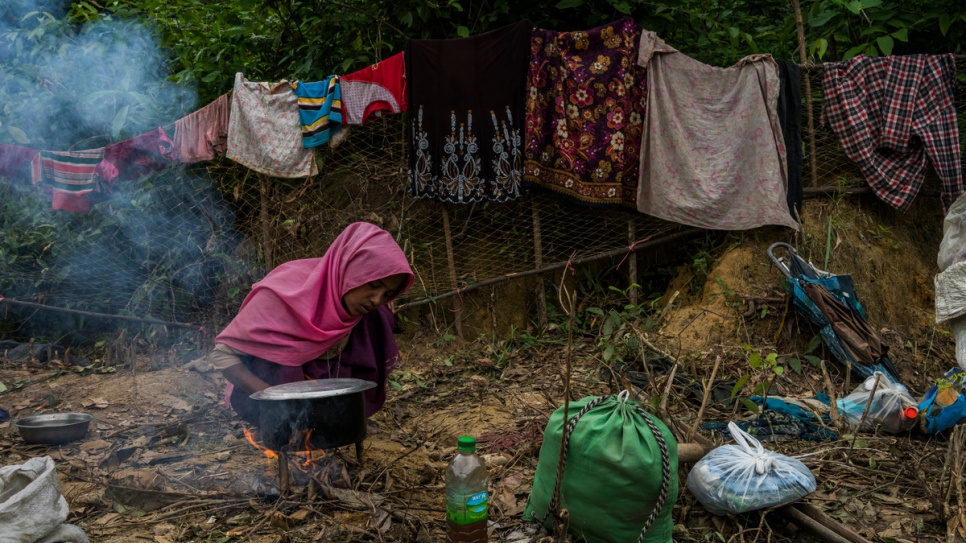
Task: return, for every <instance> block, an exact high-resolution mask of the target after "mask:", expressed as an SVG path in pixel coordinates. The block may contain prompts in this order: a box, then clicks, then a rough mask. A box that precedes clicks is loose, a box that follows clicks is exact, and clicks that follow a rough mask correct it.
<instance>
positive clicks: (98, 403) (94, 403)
mask: <svg viewBox="0 0 966 543" xmlns="http://www.w3.org/2000/svg"><path fill="white" fill-rule="evenodd" d="M81 405H82V406H84V407H87V408H90V407H96V408H97V409H107V406H108V405H110V404H109V403H108V401H107V400H105V399H104V398H90V399H87V400H84V401H83V402H81Z"/></svg>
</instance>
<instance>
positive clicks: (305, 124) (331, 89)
mask: <svg viewBox="0 0 966 543" xmlns="http://www.w3.org/2000/svg"><path fill="white" fill-rule="evenodd" d="M292 90H294V91H295V95H296V96H298V103H299V121H300V123H301V126H302V145H303V146H304V147H305V148H306V149H309V148H311V147H318V146H319V145H323V144H325V143H328V141H329V138H330V137H331V136H332V135H333V134H335V132H336V131H337V130H338V129H339V127H340V126H342V98H341V92H340V89H339V76H337V75H331V76H329V77H327V78H326V79H325V80H323V81H316V82H314V83H305V82H303V81H296V82H294V83H292Z"/></svg>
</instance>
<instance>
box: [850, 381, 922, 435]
mask: <svg viewBox="0 0 966 543" xmlns="http://www.w3.org/2000/svg"><path fill="white" fill-rule="evenodd" d="M876 375H877V376H879V384H878V386H876V387H875V396H874V397H873V398H872V403H871V404H870V403H869V395H870V394H871V393H872V387H873V385H875V378H876ZM837 404H838V407H839V412H841V413H842V415H843V416H845V419H846V420H847V421H848V422H849V426H851V427H852V431H857V430H875V428H876V426H877V425H879V424H881V425H882V430H883V431H885V432H888V433H890V434H898V433H901V432H905V431H907V430H909V429H911V428H912V427H913V426H915V425H916V420H917V418H918V416H919V409H918V403H916V401H915V400H913V399H912V396H911V395H910V394H909V390H908V389H906V387H905V386H903V385H901V384H899V383H892V382H891V381H889V378H888V377H886V376H885V375H884V374H883V373H882V372H878V371H877V372H875V375H873V376H871V377H869V378H868V379H866V380H865V381H863V382H862V383H860V384H859V386H857V387H855V390H853V391H852V393H851V394H849V395H848V396H846V397H844V398H842V399H841V400H839V401H838V402H837ZM866 405H868V406H869V412H868V413H867V414H866V415H865V422H864V423H863V422H862V414H863V413H865V406H866ZM859 424H862V428H859Z"/></svg>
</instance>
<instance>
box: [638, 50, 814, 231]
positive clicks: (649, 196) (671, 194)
mask: <svg viewBox="0 0 966 543" xmlns="http://www.w3.org/2000/svg"><path fill="white" fill-rule="evenodd" d="M637 62H638V63H639V64H641V65H642V66H646V67H647V85H648V100H647V116H646V118H645V124H644V139H643V142H642V144H641V172H640V183H639V184H638V192H637V209H638V211H641V212H643V213H647V214H648V215H653V216H655V217H659V218H661V219H665V220H669V221H674V222H677V223H682V224H687V225H690V226H697V227H700V228H709V229H714V230H746V229H749V228H755V227H758V226H764V225H767V224H774V225H781V226H788V227H790V228H795V229H798V223H797V222H795V220H794V219H793V218H792V216H791V215H790V214H789V212H788V204H787V202H786V192H787V177H788V174H787V169H786V164H785V142H784V138H783V137H782V131H781V126H780V125H779V123H778V93H779V87H780V79H779V76H778V65H777V64H776V63H775V61H774V60H773V59H772V57H771V56H770V55H752V56H749V57H745V58H743V59H741V60H740V61H738V63H737V64H735V65H734V66H731V67H730V68H715V67H713V66H708V65H707V64H703V63H701V62H698V61H696V60H694V59H693V58H691V57H689V56H687V55H685V54H683V53H680V52H678V51H677V50H676V49H674V48H673V47H670V46H669V45H667V44H666V43H664V41H663V40H662V39H661V38H659V37H658V36H657V34H655V33H654V32H649V31H645V32H643V33H642V34H641V45H640V51H639V56H638V60H637Z"/></svg>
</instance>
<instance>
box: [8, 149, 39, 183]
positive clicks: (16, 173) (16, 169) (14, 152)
mask: <svg viewBox="0 0 966 543" xmlns="http://www.w3.org/2000/svg"><path fill="white" fill-rule="evenodd" d="M39 161H40V151H37V150H36V149H30V148H28V147H20V146H19V145H10V144H8V143H0V177H6V178H7V179H9V180H11V181H13V182H15V183H22V184H29V183H30V179H31V177H32V172H31V171H30V170H29V169H28V164H29V165H30V166H31V167H32V168H39V166H40V162H39Z"/></svg>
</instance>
